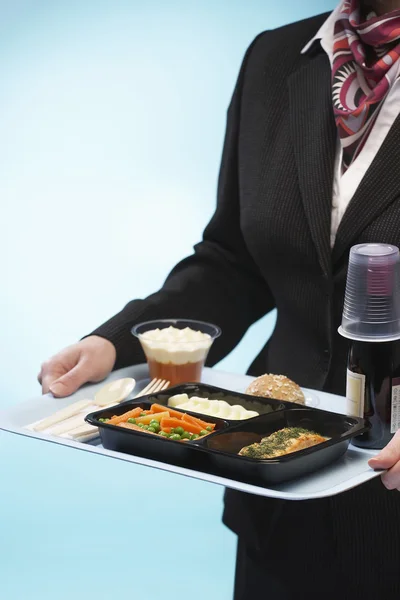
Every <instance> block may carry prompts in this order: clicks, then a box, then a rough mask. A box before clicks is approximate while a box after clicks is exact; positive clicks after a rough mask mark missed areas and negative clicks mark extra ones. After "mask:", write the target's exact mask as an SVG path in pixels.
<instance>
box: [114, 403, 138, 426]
mask: <svg viewBox="0 0 400 600" xmlns="http://www.w3.org/2000/svg"><path fill="white" fill-rule="evenodd" d="M142 412H143V409H142V408H140V406H138V407H137V408H134V409H132V410H129V411H128V412H126V413H124V414H123V415H119V416H114V417H113V418H112V419H110V420H109V421H107V425H118V424H119V423H123V422H124V421H127V420H128V419H135V418H136V417H138V416H139V415H140V413H142Z"/></svg>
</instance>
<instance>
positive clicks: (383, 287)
mask: <svg viewBox="0 0 400 600" xmlns="http://www.w3.org/2000/svg"><path fill="white" fill-rule="evenodd" d="M339 333H340V334H341V335H343V336H344V337H347V338H350V339H352V340H360V341H366V342H368V341H369V342H377V341H391V340H397V339H399V338H400V253H399V249H398V248H397V246H392V245H389V244H358V245H357V246H353V247H352V248H351V250H350V258H349V268H348V272H347V282H346V292H345V298H344V306H343V315H342V325H341V327H339Z"/></svg>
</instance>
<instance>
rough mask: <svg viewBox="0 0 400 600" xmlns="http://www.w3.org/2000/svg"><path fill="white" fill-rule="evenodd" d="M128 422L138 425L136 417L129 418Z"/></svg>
mask: <svg viewBox="0 0 400 600" xmlns="http://www.w3.org/2000/svg"><path fill="white" fill-rule="evenodd" d="M128 423H132V425H136V419H128Z"/></svg>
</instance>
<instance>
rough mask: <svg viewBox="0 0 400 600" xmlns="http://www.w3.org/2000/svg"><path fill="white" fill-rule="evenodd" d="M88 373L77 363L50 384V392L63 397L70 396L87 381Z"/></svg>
mask: <svg viewBox="0 0 400 600" xmlns="http://www.w3.org/2000/svg"><path fill="white" fill-rule="evenodd" d="M88 378H89V374H88V372H87V369H86V368H85V366H84V365H83V364H82V363H78V364H77V365H76V366H75V367H74V368H73V369H71V370H70V371H68V373H66V374H65V375H63V376H62V377H59V379H56V381H53V383H52V384H51V385H50V388H49V389H50V392H51V393H52V394H53V396H56V397H59V398H61V397H64V396H70V395H71V394H73V393H74V392H76V390H77V389H78V388H80V387H81V385H83V384H84V383H87V381H88Z"/></svg>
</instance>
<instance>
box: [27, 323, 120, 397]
mask: <svg viewBox="0 0 400 600" xmlns="http://www.w3.org/2000/svg"><path fill="white" fill-rule="evenodd" d="M116 356H117V353H116V350H115V347H114V345H113V344H112V343H111V342H109V341H108V340H105V339H104V338H101V337H98V336H96V335H92V336H89V337H87V338H85V339H84V340H82V341H80V342H78V343H77V344H73V345H72V346H68V347H67V348H64V350H61V352H59V353H58V354H56V355H55V356H53V357H52V358H50V359H49V360H47V361H46V362H44V363H43V364H42V367H41V370H40V373H39V375H38V381H39V383H41V384H42V393H43V394H47V393H48V392H49V391H50V392H51V393H52V394H53V396H57V397H64V396H69V395H70V394H73V393H74V392H76V390H77V389H78V388H80V387H81V385H83V384H84V383H88V382H91V383H96V382H98V381H102V379H104V378H105V377H107V375H108V374H109V373H110V372H111V371H112V368H113V366H114V364H115V360H116Z"/></svg>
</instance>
